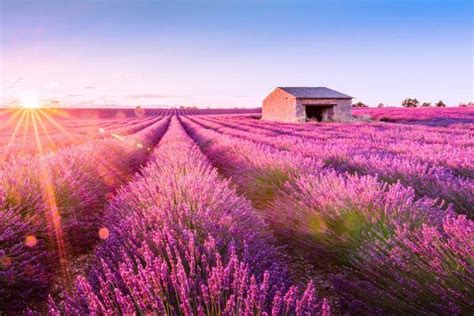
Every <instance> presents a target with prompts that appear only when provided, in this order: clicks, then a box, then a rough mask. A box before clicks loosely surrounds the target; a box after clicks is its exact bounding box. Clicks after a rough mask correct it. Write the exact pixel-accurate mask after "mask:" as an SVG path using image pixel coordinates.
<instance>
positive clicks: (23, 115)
mask: <svg viewBox="0 0 474 316" xmlns="http://www.w3.org/2000/svg"><path fill="white" fill-rule="evenodd" d="M25 116H26V112H25V111H22V113H21V116H20V119H19V120H18V122H17V124H16V126H15V129H14V130H13V133H12V135H11V136H10V139H9V140H8V143H7V144H6V146H5V148H4V149H3V153H2V160H1V161H5V159H6V158H7V157H8V151H9V150H10V148H11V146H12V145H13V143H14V141H15V138H16V134H18V131H19V130H20V128H21V126H22V123H23V121H24V120H25Z"/></svg>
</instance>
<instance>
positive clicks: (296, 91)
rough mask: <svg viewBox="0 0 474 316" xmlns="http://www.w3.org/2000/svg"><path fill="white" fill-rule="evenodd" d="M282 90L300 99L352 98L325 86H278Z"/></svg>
mask: <svg viewBox="0 0 474 316" xmlns="http://www.w3.org/2000/svg"><path fill="white" fill-rule="evenodd" d="M278 88H279V89H282V90H283V91H285V92H287V93H289V94H291V95H292V96H294V97H296V98H301V99H352V97H351V96H348V95H347V94H344V93H341V92H338V91H334V90H331V89H329V88H326V87H278Z"/></svg>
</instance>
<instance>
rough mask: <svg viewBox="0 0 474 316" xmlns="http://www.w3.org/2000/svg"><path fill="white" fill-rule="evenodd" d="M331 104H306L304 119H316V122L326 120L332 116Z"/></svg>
mask: <svg viewBox="0 0 474 316" xmlns="http://www.w3.org/2000/svg"><path fill="white" fill-rule="evenodd" d="M332 108H333V106H332V105H331V106H320V105H306V106H305V110H306V119H308V120H317V121H318V122H322V121H327V120H328V119H329V118H331V116H332Z"/></svg>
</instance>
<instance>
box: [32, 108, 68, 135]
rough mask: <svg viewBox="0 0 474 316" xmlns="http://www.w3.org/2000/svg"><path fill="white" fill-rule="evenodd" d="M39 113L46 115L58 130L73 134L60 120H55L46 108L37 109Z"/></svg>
mask: <svg viewBox="0 0 474 316" xmlns="http://www.w3.org/2000/svg"><path fill="white" fill-rule="evenodd" d="M37 112H38V113H39V115H41V116H44V118H45V119H47V120H48V122H50V123H51V124H52V125H54V127H56V128H57V129H58V130H60V131H61V132H63V133H64V134H66V135H68V136H69V135H71V133H70V132H69V131H68V130H66V129H65V128H64V127H63V126H62V125H61V124H59V122H57V121H55V120H54V119H53V118H52V117H51V116H50V115H49V114H48V113H47V112H46V110H39V111H37Z"/></svg>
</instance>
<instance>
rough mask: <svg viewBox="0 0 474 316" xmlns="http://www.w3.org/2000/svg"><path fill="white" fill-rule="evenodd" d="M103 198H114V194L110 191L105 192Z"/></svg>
mask: <svg viewBox="0 0 474 316" xmlns="http://www.w3.org/2000/svg"><path fill="white" fill-rule="evenodd" d="M105 198H106V199H107V201H110V200H112V199H113V198H114V194H113V193H112V192H109V193H107V194H105Z"/></svg>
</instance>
